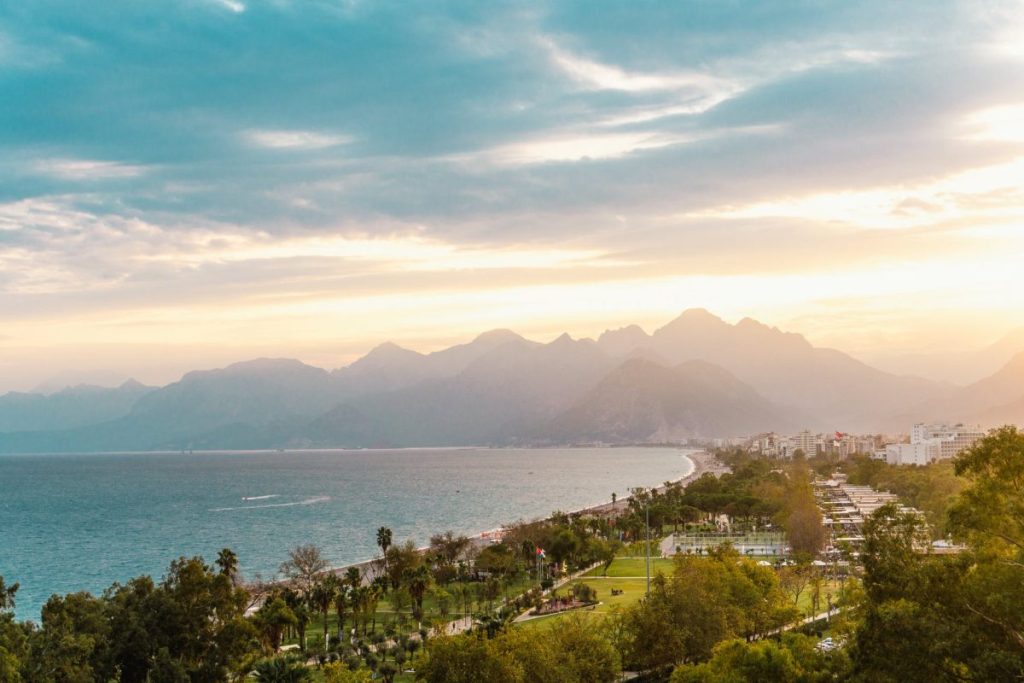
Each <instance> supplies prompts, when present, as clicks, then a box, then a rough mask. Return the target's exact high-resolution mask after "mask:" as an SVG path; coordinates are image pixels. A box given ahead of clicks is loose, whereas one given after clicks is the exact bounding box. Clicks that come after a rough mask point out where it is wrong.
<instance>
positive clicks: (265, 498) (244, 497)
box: [242, 493, 281, 501]
mask: <svg viewBox="0 0 1024 683" xmlns="http://www.w3.org/2000/svg"><path fill="white" fill-rule="evenodd" d="M280 497H281V494H279V493H271V494H270V495H268V496H242V500H243V501H245V500H270V499H271V498H280Z"/></svg>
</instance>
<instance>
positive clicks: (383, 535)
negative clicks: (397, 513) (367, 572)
mask: <svg viewBox="0 0 1024 683" xmlns="http://www.w3.org/2000/svg"><path fill="white" fill-rule="evenodd" d="M392 537H393V534H392V533H391V529H389V528H387V527H386V526H382V527H381V528H379V529H377V546H378V547H379V548H380V554H381V557H383V558H384V573H385V574H387V572H388V548H390V547H391V541H392Z"/></svg>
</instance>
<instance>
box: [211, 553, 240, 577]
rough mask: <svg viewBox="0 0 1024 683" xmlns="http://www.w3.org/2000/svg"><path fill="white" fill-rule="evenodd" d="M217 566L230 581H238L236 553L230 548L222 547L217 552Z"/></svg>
mask: <svg viewBox="0 0 1024 683" xmlns="http://www.w3.org/2000/svg"><path fill="white" fill-rule="evenodd" d="M216 564H217V567H218V568H219V569H220V573H221V574H223V575H224V576H226V577H228V579H229V580H230V581H231V583H233V584H234V583H237V582H238V555H236V554H235V553H234V551H232V550H231V549H230V548H223V549H221V551H220V552H219V553H217V561H216Z"/></svg>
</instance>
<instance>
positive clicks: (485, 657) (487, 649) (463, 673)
mask: <svg viewBox="0 0 1024 683" xmlns="http://www.w3.org/2000/svg"><path fill="white" fill-rule="evenodd" d="M416 680H422V681H426V682H427V683H480V682H481V681H487V683H524V682H525V680H526V679H525V678H524V676H523V670H522V667H521V666H520V664H519V663H518V662H516V661H515V660H514V659H513V658H512V657H511V656H509V655H508V654H507V653H506V652H503V651H502V650H501V648H499V647H498V645H497V644H495V643H494V642H493V641H490V640H485V639H481V638H477V637H476V636H472V635H462V636H438V637H435V638H431V639H430V642H429V643H427V647H426V651H425V653H424V656H423V658H422V660H421V662H420V665H419V667H417V669H416Z"/></svg>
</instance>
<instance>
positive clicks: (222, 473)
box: [0, 448, 693, 619]
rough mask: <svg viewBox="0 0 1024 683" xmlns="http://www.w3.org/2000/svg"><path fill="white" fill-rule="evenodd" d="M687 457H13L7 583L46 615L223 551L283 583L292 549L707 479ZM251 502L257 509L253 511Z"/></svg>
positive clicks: (338, 555) (3, 505) (3, 499)
mask: <svg viewBox="0 0 1024 683" xmlns="http://www.w3.org/2000/svg"><path fill="white" fill-rule="evenodd" d="M684 453H685V451H680V450H677V449H654V448H615V449H544V450H526V449H523V450H519V449H515V450H512V449H508V450H505V449H425V450H379V451H368V450H365V451H300V452H288V453H277V452H273V453H266V452H258V453H228V452H217V453H194V454H187V455H186V454H180V453H140V454H82V455H13V456H8V455H0V576H3V577H4V578H5V579H6V580H7V581H8V582H13V581H17V582H20V583H21V590H20V591H19V592H18V596H17V613H18V615H19V616H20V617H22V618H31V619H36V618H38V615H39V610H40V608H41V606H42V604H43V603H44V602H45V601H46V599H47V598H48V597H49V596H50V595H51V594H53V593H69V592H73V591H79V590H88V591H92V592H99V591H102V590H103V589H104V588H106V587H107V586H109V585H110V584H111V583H113V582H114V581H125V580H126V579H129V578H131V577H133V576H137V575H139V574H143V573H147V574H152V575H154V576H156V577H159V576H160V575H161V574H162V573H163V571H164V570H165V569H166V567H167V565H168V564H169V563H170V561H171V560H172V559H174V558H176V557H178V556H181V555H203V556H204V557H206V558H207V559H208V560H210V561H212V559H213V558H214V557H215V556H216V553H217V551H218V550H219V549H220V548H223V547H230V548H232V549H233V550H234V551H235V552H236V553H237V554H238V556H239V559H240V563H241V569H242V572H243V574H244V575H246V576H249V577H252V576H253V575H254V574H255V573H257V572H258V573H260V574H261V575H262V576H263V578H272V577H273V576H274V574H275V571H276V569H277V567H278V566H279V565H280V563H281V562H282V561H283V560H284V559H285V557H286V555H287V552H288V549H289V548H292V547H294V546H295V545H298V544H302V543H315V544H317V545H318V546H320V547H321V548H323V550H324V551H325V554H326V555H327V557H328V558H329V559H330V560H331V561H332V563H333V564H336V565H341V564H347V563H351V562H358V561H362V560H365V559H369V558H370V557H372V556H373V554H374V551H375V549H376V546H375V533H376V529H377V527H379V526H389V527H391V528H392V529H393V530H394V535H395V540H396V541H399V540H402V539H405V538H412V539H413V540H414V541H416V543H417V544H418V545H422V544H425V543H426V542H427V540H428V538H429V536H430V535H431V534H433V533H437V532H439V531H444V530H447V529H452V530H454V531H456V532H459V533H467V534H469V533H477V532H480V531H484V530H487V529H492V528H496V527H498V526H500V525H501V524H503V523H505V522H509V521H514V520H516V519H529V518H533V517H539V516H546V515H547V514H549V513H551V512H552V511H554V510H556V509H558V510H572V509H578V508H581V507H585V506H588V505H593V504H596V503H600V502H603V501H606V500H609V499H610V497H611V494H612V492H613V491H615V492H616V493H617V494H618V495H619V496H620V497H622V496H624V495H626V494H627V493H628V491H629V489H630V488H633V487H636V486H653V485H656V484H661V483H662V482H664V481H666V480H669V479H677V478H679V477H682V476H685V475H686V474H688V473H689V472H690V471H691V470H692V467H693V463H692V462H690V460H689V459H687V458H686V457H685V455H684ZM245 498H248V500H243V499H245Z"/></svg>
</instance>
